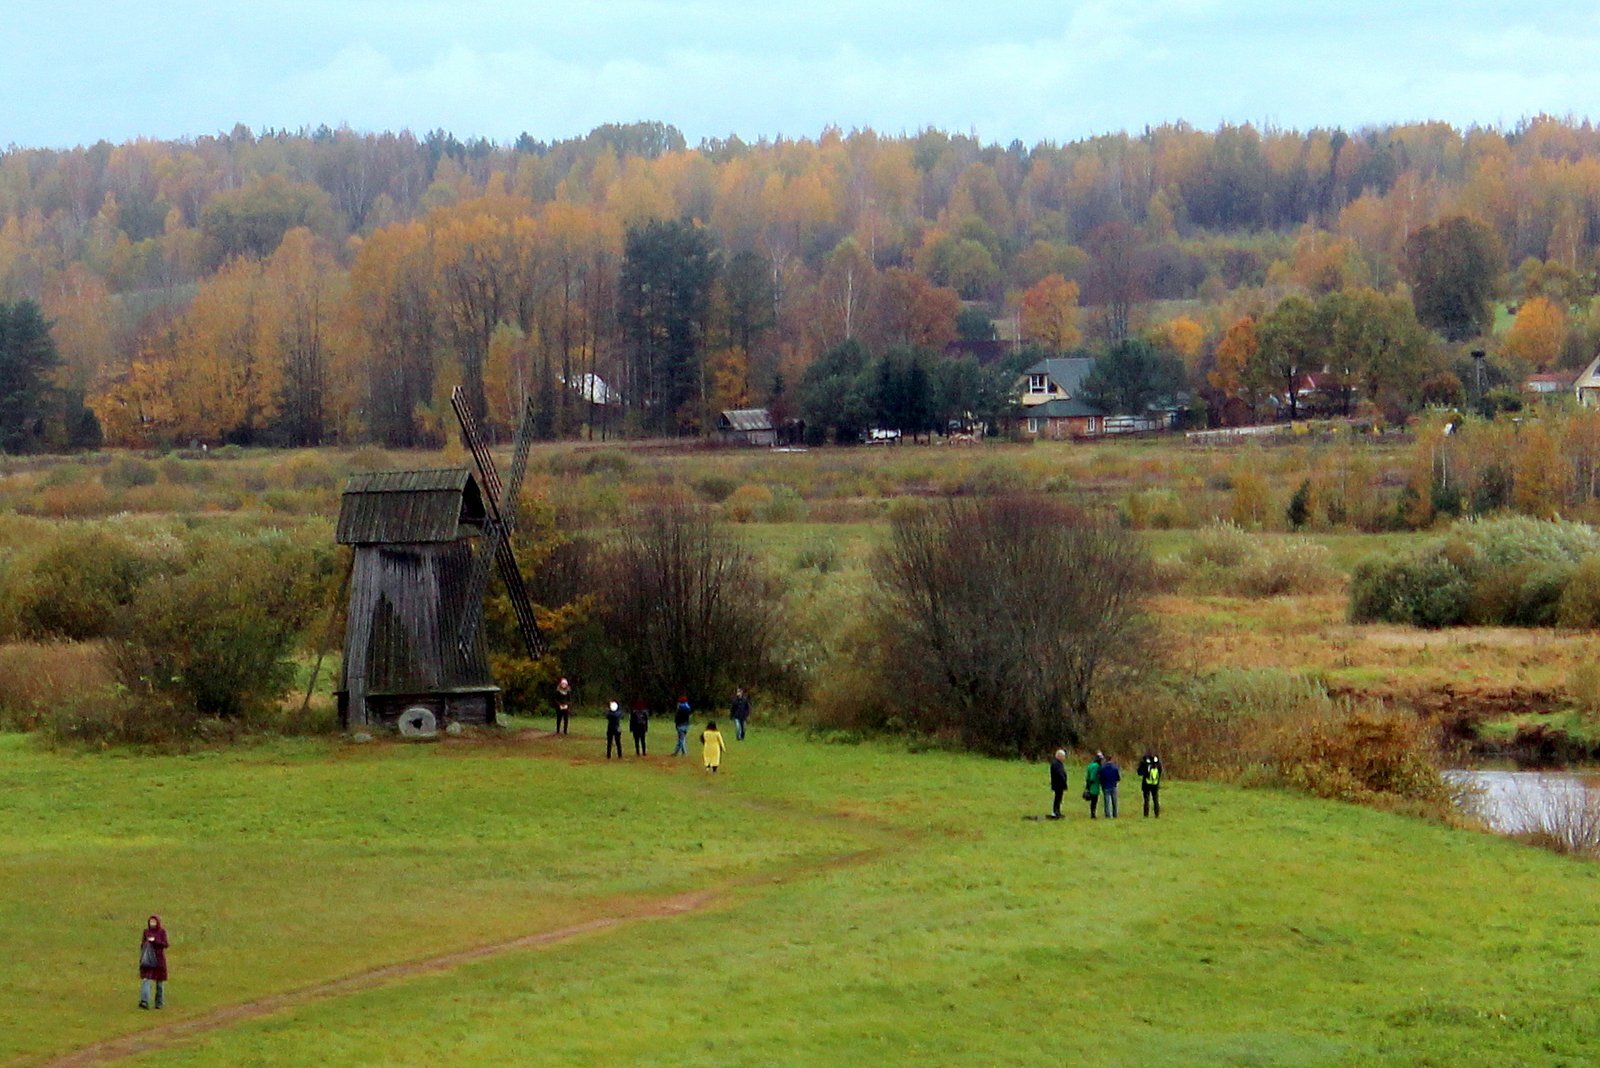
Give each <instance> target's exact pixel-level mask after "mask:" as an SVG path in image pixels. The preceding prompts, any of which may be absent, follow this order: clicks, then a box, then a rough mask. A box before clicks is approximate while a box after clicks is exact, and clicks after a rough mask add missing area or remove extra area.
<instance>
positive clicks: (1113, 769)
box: [1100, 757, 1122, 820]
mask: <svg viewBox="0 0 1600 1068" xmlns="http://www.w3.org/2000/svg"><path fill="white" fill-rule="evenodd" d="M1121 781H1122V769H1121V768H1119V767H1117V762H1116V761H1115V760H1112V759H1110V758H1109V757H1101V758H1100V799H1101V800H1100V811H1101V812H1104V813H1105V815H1106V819H1108V820H1114V819H1116V818H1117V784H1118V783H1120V782H1121Z"/></svg>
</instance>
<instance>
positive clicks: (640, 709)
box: [628, 701, 650, 756]
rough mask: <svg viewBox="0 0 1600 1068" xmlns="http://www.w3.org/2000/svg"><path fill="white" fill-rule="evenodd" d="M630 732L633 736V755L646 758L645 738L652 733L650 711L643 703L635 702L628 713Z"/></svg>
mask: <svg viewBox="0 0 1600 1068" xmlns="http://www.w3.org/2000/svg"><path fill="white" fill-rule="evenodd" d="M628 731H629V732H630V733H631V734H632V735H633V755H634V756H644V755H645V744H644V736H645V735H646V734H649V733H650V710H649V709H648V708H646V707H645V703H644V702H643V701H635V702H634V703H633V710H632V711H631V712H629V713H628Z"/></svg>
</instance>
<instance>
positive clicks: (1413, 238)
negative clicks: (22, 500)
mask: <svg viewBox="0 0 1600 1068" xmlns="http://www.w3.org/2000/svg"><path fill="white" fill-rule="evenodd" d="M1597 245H1600V131H1596V130H1595V129H1594V128H1592V127H1591V126H1590V125H1589V124H1588V123H1583V124H1576V123H1572V122H1565V121H1560V120H1555V119H1549V118H1543V117H1541V118H1538V119H1534V120H1530V121H1527V122H1524V123H1521V124H1519V125H1518V126H1516V127H1515V128H1514V129H1511V130H1495V129H1477V128H1474V129H1470V130H1466V131H1460V130H1456V129H1454V128H1451V127H1449V126H1446V125H1443V124H1437V123H1424V124H1414V125H1401V126H1392V127H1381V128H1372V129H1364V130H1359V131H1355V132H1354V133H1347V132H1345V131H1341V130H1321V129H1319V130H1312V131H1309V132H1305V133H1301V132H1293V131H1283V130H1275V129H1267V130H1259V129H1256V128H1253V127H1251V126H1248V125H1247V126H1237V127H1235V126H1225V127H1222V128H1220V129H1218V130H1216V131H1211V132H1206V131H1199V130H1194V129H1191V128H1189V127H1188V126H1185V125H1181V124H1179V125H1169V126H1163V127H1160V128H1156V129H1151V130H1147V131H1145V132H1144V133H1142V134H1139V135H1128V134H1118V135H1108V136H1103V137H1096V138H1092V139H1088V140H1083V141H1078V142H1073V143H1069V144H1054V143H1048V142H1047V143H1041V144H1038V145H1035V146H1033V147H1031V148H1030V147H1027V146H1024V145H1022V144H1021V143H1015V142H1014V143H1012V144H1011V145H1009V146H999V145H986V144H983V143H981V142H980V141H978V140H977V139H975V138H971V137H966V136H961V135H950V134H946V133H943V132H940V131H937V130H924V131H921V132H919V133H917V134H915V135H910V136H900V137H885V136H881V135H878V134H876V133H874V132H872V131H870V130H863V131H854V132H851V133H849V134H845V133H843V132H841V131H839V130H835V129H830V130H827V131H825V132H824V133H823V134H822V136H820V137H819V138H816V139H815V140H810V139H801V140H787V139H780V140H776V141H766V140H763V141H759V142H754V143H746V142H742V141H740V140H738V139H737V138H730V139H727V140H717V141H707V142H704V143H702V144H700V145H698V146H695V147H692V148H691V147H689V146H687V145H686V144H685V143H684V140H683V138H682V136H681V135H680V134H679V133H678V132H677V131H676V130H674V129H672V128H671V127H669V126H664V125H661V124H658V123H643V124H637V125H631V126H605V127H601V128H599V129H597V130H595V131H593V132H592V133H591V134H589V135H587V136H585V137H582V138H576V139H573V140H569V141H562V142H558V143H554V144H547V143H543V142H540V141H536V140H534V139H532V138H530V137H527V136H524V137H522V138H519V139H518V141H517V142H516V143H515V144H514V145H510V146H503V145H496V144H492V143H490V142H486V141H481V140H480V141H470V142H466V143H463V142H461V141H459V140H457V139H456V138H454V137H452V136H450V135H449V134H447V133H444V132H442V131H436V132H434V133H431V134H429V135H427V136H426V137H422V138H418V137H414V136H412V135H411V134H409V133H400V134H391V133H384V134H360V133H356V132H353V131H351V130H348V129H339V130H331V129H327V128H322V129H319V130H316V131H302V132H297V133H288V132H281V131H267V132H264V133H261V134H260V135H257V134H254V133H252V132H251V131H249V130H247V129H244V128H242V127H238V128H235V129H234V130H233V131H232V132H230V133H228V134H225V135H220V136H215V137H202V138H197V139H195V140H192V141H179V142H159V141H137V142H131V143H127V144H121V145H111V144H108V143H104V142H102V143H99V144H96V145H93V146H90V147H87V148H78V149H73V150H68V151H54V150H42V149H25V148H13V149H10V150H8V151H6V152H4V153H0V301H6V302H8V303H10V304H12V305H16V304H17V302H19V301H28V302H32V303H33V304H35V305H37V306H38V307H39V308H41V309H42V310H43V314H44V316H45V318H46V319H47V320H48V321H50V322H51V323H53V324H54V325H53V334H54V339H55V343H56V346H57V348H58V349H59V351H60V354H61V364H60V367H59V368H58V369H56V370H55V371H54V372H53V373H52V374H53V382H54V385H55V386H56V387H57V388H58V389H60V390H62V391H63V392H64V393H65V394H66V395H69V396H84V397H87V399H88V402H89V403H90V405H91V406H92V407H93V409H94V411H95V412H96V413H97V415H98V416H99V419H100V421H101V423H102V424H103V427H104V431H105V434H106V436H107V439H108V440H109V441H111V442H112V443H115V444H157V443H172V442H187V441H189V440H191V439H198V440H201V441H206V442H213V443H215V442H222V441H234V442H251V441H260V442H268V443H272V442H277V443H287V444H319V443H325V442H332V441H339V442H352V441H362V440H373V441H377V442H381V443H384V444H389V445H396V446H405V445H414V444H423V443H429V442H436V441H438V440H439V439H440V438H441V436H442V435H443V428H444V425H445V422H446V420H445V419H444V416H445V414H447V413H446V411H445V409H444V407H443V405H442V403H441V398H442V397H444V396H446V395H447V394H448V390H449V388H450V387H451V386H453V385H455V384H457V383H460V384H462V385H464V386H465V387H466V389H467V391H468V395H469V397H470V398H471V400H472V403H473V406H474V407H475V408H476V409H477V410H478V411H479V413H480V414H481V415H482V416H484V417H485V419H486V420H487V421H488V423H489V424H490V426H491V428H495V427H501V428H503V427H505V426H506V425H508V424H509V423H510V422H511V421H512V418H511V417H512V413H513V412H514V411H515V410H516V409H517V408H518V406H519V404H520V401H521V399H522V397H523V396H533V397H535V398H536V399H537V401H538V406H539V412H540V432H541V433H542V434H543V435H545V436H548V437H562V436H571V435H576V434H579V433H594V434H611V433H640V434H677V433H692V432H705V431H706V430H707V428H708V423H709V421H710V420H711V419H712V418H713V417H714V413H715V412H717V411H718V410H721V409H726V408H734V407H740V406H743V405H749V404H765V405H770V406H771V407H772V408H773V409H774V414H775V415H777V416H779V417H780V418H806V417H807V416H808V415H810V416H816V415H818V414H827V412H828V410H827V409H822V408H819V407H818V406H819V405H822V404H832V403H833V401H834V400H835V399H837V397H836V394H837V390H836V389H832V390H831V391H830V388H823V387H822V386H820V385H818V384H817V383H816V382H815V379H816V378H817V377H818V376H817V375H815V374H813V382H812V383H811V386H810V388H809V389H808V388H802V385H803V381H804V379H805V378H806V376H807V374H808V371H810V369H811V368H813V367H814V365H815V364H816V363H817V362H818V361H819V359H821V358H822V357H823V356H824V355H826V354H830V353H836V352H837V350H838V349H839V348H840V346H842V345H845V344H846V343H851V342H853V343H855V344H856V345H858V346H859V347H860V352H859V353H856V354H850V355H848V356H844V357H838V358H837V359H836V362H838V360H844V361H846V362H848V361H853V360H858V359H859V360H862V361H865V363H864V364H863V366H862V368H860V369H858V370H857V371H856V372H855V373H854V375H853V380H859V379H860V378H861V376H862V375H863V374H867V375H869V376H872V378H873V380H876V379H877V378H878V377H879V376H882V381H883V382H884V383H885V389H887V390H889V392H887V393H886V392H884V391H883V390H866V391H865V394H866V400H865V401H863V402H862V403H856V404H853V405H852V406H851V407H852V413H851V415H850V418H849V419H847V420H845V422H844V423H830V424H829V425H830V426H831V428H832V430H833V431H834V432H835V433H836V434H841V435H842V434H844V432H846V431H848V430H850V429H852V428H851V427H850V426H847V425H845V423H849V422H851V421H852V420H859V419H862V418H870V419H872V420H874V421H877V420H883V419H893V420H896V421H897V423H898V424H899V425H900V428H901V429H905V430H911V431H916V430H918V429H923V428H924V426H923V425H922V424H925V425H926V426H939V427H942V426H944V425H946V424H947V423H948V420H949V419H950V418H963V419H964V418H966V417H968V416H969V415H970V416H972V417H974V418H980V419H982V418H985V416H986V415H988V416H992V415H993V414H994V411H993V409H994V403H993V401H994V394H995V393H996V392H1002V393H1003V388H1002V387H1003V385H1005V384H1007V375H1008V374H1009V373H1010V372H1011V371H1014V370H1015V364H1013V365H1012V366H1011V367H1010V368H1007V369H1005V370H1002V371H996V372H990V377H989V378H985V371H987V370H988V368H990V367H991V366H992V362H991V360H992V358H993V357H994V356H995V355H996V353H997V351H1001V350H1014V349H1013V346H1009V345H1005V344H1000V343H998V342H997V336H1000V337H1003V339H1004V341H1006V342H1011V341H1020V342H1021V343H1022V344H1023V345H1024V346H1027V347H1028V349H1029V351H1030V352H1031V353H1032V354H1051V353H1058V352H1065V351H1071V350H1074V349H1076V348H1077V347H1079V346H1080V345H1084V344H1090V345H1092V346H1095V349H1096V351H1098V350H1099V349H1100V348H1101V347H1104V346H1112V345H1116V344H1118V343H1121V342H1125V341H1128V340H1129V339H1134V340H1137V341H1139V342H1141V343H1143V344H1146V345H1148V346H1150V347H1151V349H1153V350H1154V351H1155V352H1156V354H1157V355H1159V356H1161V357H1164V358H1165V359H1166V360H1167V365H1168V367H1170V366H1171V364H1172V363H1173V362H1174V361H1175V362H1181V364H1182V369H1183V374H1184V378H1185V380H1186V383H1187V385H1188V387H1189V389H1188V391H1187V392H1188V394H1189V395H1190V396H1193V397H1195V398H1197V403H1196V405H1195V406H1196V408H1197V409H1199V411H1197V412H1196V413H1195V416H1196V418H1199V417H1200V416H1201V415H1202V414H1203V415H1204V417H1205V418H1206V419H1208V420H1209V421H1211V422H1240V421H1245V420H1249V419H1253V418H1263V417H1267V416H1269V415H1274V414H1278V412H1279V408H1280V407H1281V405H1282V404H1287V405H1289V407H1290V408H1291V409H1297V408H1298V406H1299V404H1300V403H1301V395H1302V391H1300V390H1296V389H1290V388H1288V383H1289V382H1291V381H1292V380H1293V378H1294V375H1296V374H1301V373H1305V372H1311V371H1315V372H1324V371H1325V372H1326V376H1325V377H1324V378H1323V379H1321V380H1319V382H1318V385H1317V392H1318V394H1319V395H1318V396H1317V397H1316V398H1315V399H1314V400H1313V403H1315V404H1318V405H1320V406H1322V407H1324V408H1327V409H1329V410H1334V411H1344V410H1346V409H1349V408H1350V407H1351V406H1352V405H1353V404H1357V403H1364V404H1368V405H1371V406H1373V407H1374V408H1375V409H1377V410H1378V411H1380V412H1382V413H1384V414H1387V415H1389V416H1391V417H1392V416H1397V415H1400V414H1402V413H1404V412H1406V411H1408V410H1411V409H1413V408H1415V407H1416V406H1418V405H1420V404H1423V403H1425V402H1431V401H1446V402H1449V401H1457V400H1472V401H1476V402H1484V403H1488V404H1492V402H1489V401H1486V398H1485V396H1484V395H1485V394H1488V393H1491V392H1492V391H1493V390H1494V389H1495V388H1497V387H1501V386H1503V385H1506V384H1509V385H1510V386H1512V387H1513V388H1514V387H1517V386H1519V385H1520V383H1521V380H1522V378H1523V377H1524V376H1525V374H1526V373H1527V372H1528V371H1530V370H1535V369H1547V368H1551V367H1555V366H1563V367H1571V366H1574V365H1577V364H1579V363H1581V362H1584V361H1586V360H1587V359H1588V357H1589V356H1590V354H1592V353H1593V351H1594V350H1595V349H1596V347H1597V343H1600V319H1597V318H1596V316H1594V315H1593V314H1591V312H1592V302H1593V297H1594V294H1595V290H1596V281H1595V266H1596V249H1597ZM1501 297H1505V298H1509V299H1510V300H1513V301H1516V302H1518V311H1517V314H1516V318H1515V322H1514V323H1513V324H1512V325H1511V326H1510V327H1509V329H1506V330H1503V331H1501V332H1500V333H1499V334H1498V335H1497V336H1495V337H1494V338H1493V339H1492V340H1488V341H1476V340H1475V339H1478V338H1479V337H1480V336H1481V335H1484V334H1485V333H1488V332H1491V331H1493V330H1494V327H1495V324H1494V319H1493V316H1492V312H1491V308H1492V305H1491V301H1492V300H1494V299H1497V298H1501ZM996 324H999V326H1000V328H1001V329H1000V330H999V331H998V332H997V325H996ZM1474 348H1481V349H1485V350H1486V351H1487V352H1488V354H1489V358H1488V360H1487V365H1486V366H1481V365H1475V364H1473V363H1472V361H1471V360H1470V358H1469V357H1468V356H1467V353H1468V352H1470V351H1472V350H1473V349H1474ZM980 358H981V359H980ZM879 360H881V361H886V365H887V367H888V371H887V372H885V371H883V370H882V369H881V368H878V367H875V366H868V365H869V364H871V361H879ZM961 361H967V362H966V363H965V364H961ZM980 362H981V363H983V364H984V367H983V368H981V369H980V367H979V366H978V363H980ZM1146 362H1151V361H1146ZM957 364H961V365H960V366H956V365H957ZM1151 365H1152V366H1155V363H1153V362H1152V363H1151ZM1480 366H1481V369H1482V370H1483V371H1484V372H1485V373H1486V376H1487V381H1485V382H1484V383H1483V385H1482V386H1480V385H1479V377H1478V372H1479V370H1480ZM914 367H920V368H921V370H920V371H915V372H913V371H912V370H909V369H908V368H914ZM913 373H915V374H917V375H920V376H922V378H924V379H925V380H926V381H927V382H928V383H930V385H929V388H928V389H927V390H926V391H925V392H921V393H919V392H917V391H916V390H908V389H907V388H906V385H905V382H906V381H907V380H908V376H910V375H912V374H913ZM1163 373H1165V372H1163ZM897 376H898V377H899V378H900V380H901V384H900V385H898V386H890V385H888V383H889V380H890V379H894V378H896V377H897ZM852 389H853V390H854V392H855V393H856V394H862V393H863V390H861V389H859V388H856V387H852ZM1134 392H1135V393H1137V392H1138V390H1135V391H1134ZM1469 394H1470V396H1469ZM908 396H910V397H914V398H915V399H914V400H913V401H908V400H906V399H905V398H906V397H908ZM897 397H898V398H900V399H896V398H897ZM29 414H30V415H34V413H29ZM1283 414H1298V413H1297V412H1295V413H1291V412H1284V413H1283ZM810 421H812V422H815V421H816V420H815V419H812V420H810ZM31 425H33V426H35V427H38V428H42V426H43V424H42V423H41V421H40V419H39V418H38V417H36V416H35V417H34V418H33V423H32V424H31ZM71 439H72V435H71V434H60V433H56V434H53V435H49V434H45V433H44V432H43V430H42V429H40V432H38V433H35V434H33V436H32V438H31V439H30V440H29V441H28V442H25V443H24V444H29V445H32V446H33V447H36V448H38V447H46V446H57V445H61V444H63V443H66V442H70V440H71Z"/></svg>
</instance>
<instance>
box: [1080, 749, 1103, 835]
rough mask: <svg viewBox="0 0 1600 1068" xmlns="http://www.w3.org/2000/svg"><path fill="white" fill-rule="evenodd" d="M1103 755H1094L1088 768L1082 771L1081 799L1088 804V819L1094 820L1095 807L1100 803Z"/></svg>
mask: <svg viewBox="0 0 1600 1068" xmlns="http://www.w3.org/2000/svg"><path fill="white" fill-rule="evenodd" d="M1104 756H1105V754H1104V753H1096V754H1095V755H1094V759H1093V760H1091V761H1089V766H1088V767H1086V768H1084V769H1083V799H1084V800H1085V801H1087V802H1089V818H1090V819H1094V809H1095V806H1096V805H1098V804H1099V803H1100V760H1101V758H1102V757H1104Z"/></svg>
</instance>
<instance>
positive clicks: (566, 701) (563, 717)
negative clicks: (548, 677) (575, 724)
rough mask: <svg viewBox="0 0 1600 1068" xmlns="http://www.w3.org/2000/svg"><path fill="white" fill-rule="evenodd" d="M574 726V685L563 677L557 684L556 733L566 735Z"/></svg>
mask: <svg viewBox="0 0 1600 1068" xmlns="http://www.w3.org/2000/svg"><path fill="white" fill-rule="evenodd" d="M571 725H572V683H570V682H568V681H567V677H566V676H565V675H563V676H562V677H561V681H560V682H558V683H556V733H557V734H566V733H567V728H568V727H570V726H571Z"/></svg>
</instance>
